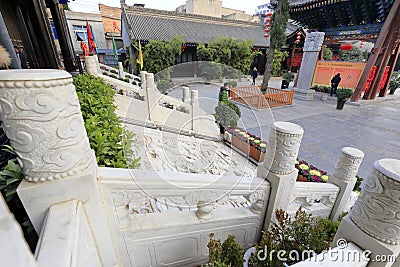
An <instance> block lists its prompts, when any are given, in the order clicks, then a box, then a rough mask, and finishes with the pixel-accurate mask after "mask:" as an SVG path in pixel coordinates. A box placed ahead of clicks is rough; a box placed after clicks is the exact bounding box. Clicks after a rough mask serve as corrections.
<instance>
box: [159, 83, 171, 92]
mask: <svg viewBox="0 0 400 267" xmlns="http://www.w3.org/2000/svg"><path fill="white" fill-rule="evenodd" d="M171 87H172V84H171V82H170V81H169V80H161V81H159V82H158V83H157V88H158V90H159V91H160V92H161V93H162V94H165V93H168V91H169V89H170V88H171Z"/></svg>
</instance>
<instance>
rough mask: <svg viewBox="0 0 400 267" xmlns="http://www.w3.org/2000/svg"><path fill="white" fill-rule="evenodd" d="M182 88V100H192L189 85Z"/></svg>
mask: <svg viewBox="0 0 400 267" xmlns="http://www.w3.org/2000/svg"><path fill="white" fill-rule="evenodd" d="M182 88H183V89H182V102H184V103H187V102H189V101H190V90H189V87H187V86H183V87H182Z"/></svg>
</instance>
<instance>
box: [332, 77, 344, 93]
mask: <svg viewBox="0 0 400 267" xmlns="http://www.w3.org/2000/svg"><path fill="white" fill-rule="evenodd" d="M341 80H342V78H340V73H338V74H336V75H335V76H334V77H333V78H332V80H331V96H333V95H334V94H335V95H336V90H337V88H338V86H339V83H340V81H341Z"/></svg>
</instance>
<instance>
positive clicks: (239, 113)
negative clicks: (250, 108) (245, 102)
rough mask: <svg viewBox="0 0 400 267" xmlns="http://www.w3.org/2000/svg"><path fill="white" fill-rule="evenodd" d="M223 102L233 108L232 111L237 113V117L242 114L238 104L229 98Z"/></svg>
mask: <svg viewBox="0 0 400 267" xmlns="http://www.w3.org/2000/svg"><path fill="white" fill-rule="evenodd" d="M225 104H227V105H228V106H229V107H230V108H231V109H233V111H235V113H236V114H237V115H238V117H239V118H240V117H241V116H242V114H241V112H240V108H239V106H238V105H236V104H235V103H233V102H231V101H229V100H226V101H225Z"/></svg>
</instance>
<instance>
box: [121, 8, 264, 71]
mask: <svg viewBox="0 0 400 267" xmlns="http://www.w3.org/2000/svg"><path fill="white" fill-rule="evenodd" d="M177 35H181V36H183V38H184V40H185V44H182V47H183V48H184V51H183V53H182V54H181V56H180V58H178V59H177V61H176V64H179V63H185V62H192V61H196V60H197V52H196V51H197V46H198V44H199V43H204V44H207V43H209V42H210V41H211V40H212V39H213V38H220V37H232V38H234V39H237V40H239V41H242V40H249V39H251V40H252V41H253V47H254V49H257V50H259V51H261V52H263V56H262V58H261V59H260V60H259V61H258V62H259V67H260V68H261V69H262V70H263V69H264V65H265V59H264V57H265V50H266V48H267V47H269V39H266V38H265V37H264V28H263V25H261V24H259V23H251V22H245V21H237V20H228V19H222V18H214V17H210V16H202V15H192V14H187V13H179V12H172V11H163V10H156V9H148V8H143V7H138V6H126V5H125V6H123V11H122V37H123V41H124V46H125V47H126V48H127V47H131V43H132V40H139V41H140V42H141V44H142V45H146V43H148V41H149V40H160V41H168V40H169V39H171V38H172V37H174V36H177ZM259 70H260V69H259ZM186 75H193V73H192V74H190V73H186Z"/></svg>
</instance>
